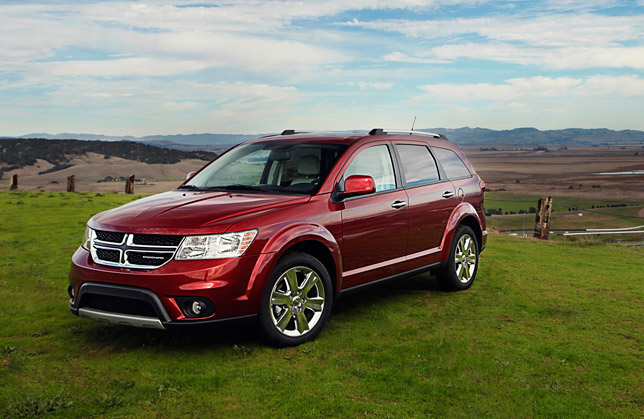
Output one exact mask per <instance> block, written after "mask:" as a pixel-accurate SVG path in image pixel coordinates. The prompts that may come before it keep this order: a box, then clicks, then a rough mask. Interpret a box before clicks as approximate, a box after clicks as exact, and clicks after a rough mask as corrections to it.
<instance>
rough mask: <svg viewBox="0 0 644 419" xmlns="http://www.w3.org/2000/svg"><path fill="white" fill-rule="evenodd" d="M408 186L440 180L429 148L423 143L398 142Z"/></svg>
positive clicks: (397, 146) (397, 145) (397, 148)
mask: <svg viewBox="0 0 644 419" xmlns="http://www.w3.org/2000/svg"><path fill="white" fill-rule="evenodd" d="M396 150H398V154H399V155H400V160H401V163H402V167H403V173H404V174H405V184H406V185H407V186H414V185H420V184H421V183H428V182H435V181H437V180H439V176H438V168H437V167H436V162H435V161H434V157H432V155H431V153H430V152H429V149H428V148H427V147H425V146H423V145H410V144H396Z"/></svg>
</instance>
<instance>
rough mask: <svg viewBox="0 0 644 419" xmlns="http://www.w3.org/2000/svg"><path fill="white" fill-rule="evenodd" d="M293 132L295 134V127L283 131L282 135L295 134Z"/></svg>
mask: <svg viewBox="0 0 644 419" xmlns="http://www.w3.org/2000/svg"><path fill="white" fill-rule="evenodd" d="M293 134H295V130H294V129H285V130H284V131H282V135H293Z"/></svg>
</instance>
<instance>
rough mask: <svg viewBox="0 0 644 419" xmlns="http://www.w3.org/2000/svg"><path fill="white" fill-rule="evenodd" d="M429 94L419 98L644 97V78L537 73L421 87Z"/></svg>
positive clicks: (508, 100)
mask: <svg viewBox="0 0 644 419" xmlns="http://www.w3.org/2000/svg"><path fill="white" fill-rule="evenodd" d="M419 88H420V89H421V90H423V91H424V92H425V95H423V96H420V97H418V98H417V100H418V101H424V100H433V101H436V100H437V101H440V102H444V103H454V104H465V103H469V102H475V101H488V102H504V103H514V104H517V103H527V104H528V105H529V104H530V103H531V102H532V101H538V100H540V99H548V100H550V99H562V98H566V99H567V98H571V97H605V98H610V97H613V98H614V97H624V96H633V97H639V98H641V99H644V78H641V77H638V76H636V75H628V76H604V75H597V76H591V77H587V78H585V79H582V78H571V77H558V78H550V77H543V76H536V77H530V78H514V79H509V80H506V81H505V82H504V83H497V84H494V83H465V84H451V83H438V84H428V85H423V86H419Z"/></svg>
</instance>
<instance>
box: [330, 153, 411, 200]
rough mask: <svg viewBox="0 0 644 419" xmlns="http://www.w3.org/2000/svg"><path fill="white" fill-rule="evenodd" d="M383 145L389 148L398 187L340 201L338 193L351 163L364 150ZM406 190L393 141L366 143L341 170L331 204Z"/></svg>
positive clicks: (332, 193)
mask: <svg viewBox="0 0 644 419" xmlns="http://www.w3.org/2000/svg"><path fill="white" fill-rule="evenodd" d="M381 145H384V146H387V150H388V151H389V158H390V159H391V166H392V169H393V171H394V179H395V181H396V187H395V188H392V189H387V190H384V191H379V192H374V193H371V194H367V195H358V196H352V197H350V198H344V199H339V198H338V192H340V186H341V184H342V181H343V180H344V174H345V173H346V171H347V169H348V168H349V166H350V165H351V163H353V160H355V158H356V157H357V156H358V154H360V153H361V152H363V151H364V150H366V149H368V148H371V147H376V146H381ZM404 189H405V188H404V186H403V183H402V178H401V175H400V166H399V165H398V155H397V154H396V150H395V147H393V144H392V143H391V141H378V142H372V143H366V144H362V145H361V146H359V147H358V148H356V150H354V152H353V153H351V155H350V156H349V157H348V158H347V160H346V161H345V162H344V164H343V165H342V167H341V168H340V171H339V173H338V175H337V176H336V179H335V186H334V187H333V192H331V202H333V203H338V202H348V201H353V200H356V199H362V198H367V197H371V196H377V195H384V194H388V193H391V192H396V191H401V190H404Z"/></svg>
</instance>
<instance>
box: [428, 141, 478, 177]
mask: <svg viewBox="0 0 644 419" xmlns="http://www.w3.org/2000/svg"><path fill="white" fill-rule="evenodd" d="M432 151H433V152H434V155H435V156H436V158H437V159H438V161H439V162H440V163H441V166H443V170H444V171H445V174H446V175H447V177H448V178H450V179H459V178H464V177H470V176H472V174H471V173H470V171H469V169H468V168H467V166H465V163H463V160H461V158H460V157H459V156H458V154H456V153H454V152H453V151H452V150H448V149H446V148H436V147H432Z"/></svg>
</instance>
